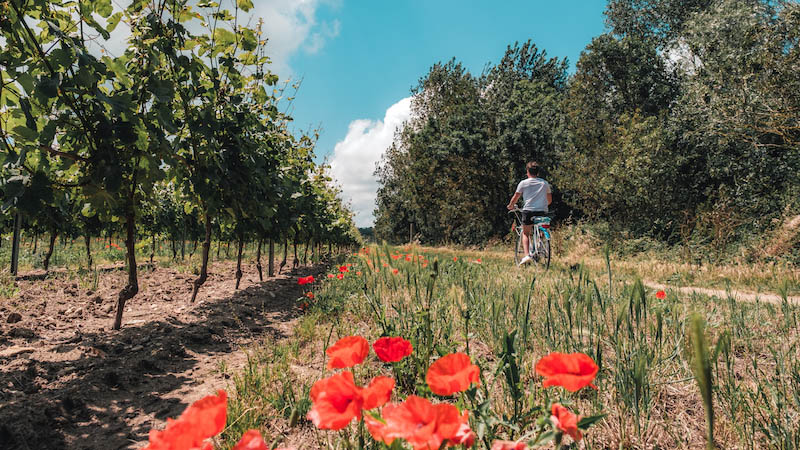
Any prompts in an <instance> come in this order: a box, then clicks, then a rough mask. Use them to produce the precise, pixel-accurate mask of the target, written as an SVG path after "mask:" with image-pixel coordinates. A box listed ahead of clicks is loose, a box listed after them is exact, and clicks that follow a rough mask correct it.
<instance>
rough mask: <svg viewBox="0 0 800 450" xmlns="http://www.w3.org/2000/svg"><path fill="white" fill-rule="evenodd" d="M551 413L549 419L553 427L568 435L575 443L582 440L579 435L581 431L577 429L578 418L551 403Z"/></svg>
mask: <svg viewBox="0 0 800 450" xmlns="http://www.w3.org/2000/svg"><path fill="white" fill-rule="evenodd" d="M551 412H552V414H553V415H552V416H551V417H550V420H551V421H552V422H553V426H555V427H556V428H557V429H558V430H560V431H561V432H563V433H566V434H568V435H569V436H570V437H571V438H572V440H574V441H576V442H577V441H580V440H581V439H583V434H581V431H580V430H579V429H578V416H576V415H575V414H573V413H571V412H570V411H569V409H567V408H565V407H563V406H561V405H559V404H558V403H553V408H552V411H551Z"/></svg>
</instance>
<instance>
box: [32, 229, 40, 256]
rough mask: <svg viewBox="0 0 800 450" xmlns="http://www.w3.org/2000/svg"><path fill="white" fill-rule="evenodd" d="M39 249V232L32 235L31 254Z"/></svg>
mask: <svg viewBox="0 0 800 450" xmlns="http://www.w3.org/2000/svg"><path fill="white" fill-rule="evenodd" d="M38 250H39V233H36V234H34V235H33V254H34V255H35V254H36V252H37V251H38Z"/></svg>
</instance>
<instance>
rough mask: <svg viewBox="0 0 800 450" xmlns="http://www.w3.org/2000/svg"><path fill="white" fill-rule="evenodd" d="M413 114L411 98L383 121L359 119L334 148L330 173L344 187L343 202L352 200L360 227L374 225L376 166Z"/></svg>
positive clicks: (399, 103)
mask: <svg viewBox="0 0 800 450" xmlns="http://www.w3.org/2000/svg"><path fill="white" fill-rule="evenodd" d="M410 115H411V97H406V98H404V99H402V100H400V101H399V102H397V103H395V104H394V105H392V106H391V107H389V109H387V110H386V116H385V117H384V118H383V121H381V120H369V119H359V120H354V121H352V122H350V126H349V127H348V130H347V135H346V136H345V138H344V140H342V141H339V142H338V143H337V144H336V146H335V147H334V149H333V158H332V159H331V174H332V175H333V177H334V178H335V179H336V181H337V182H338V183H339V184H340V185H341V186H342V195H343V197H344V199H345V200H346V201H347V200H349V201H350V206H351V208H352V210H353V212H354V213H355V222H356V225H357V226H359V227H367V226H372V224H373V223H374V222H375V217H374V216H373V215H372V212H373V210H374V209H375V197H376V193H377V190H378V180H377V179H376V178H375V175H374V174H373V172H374V171H375V164H376V163H377V162H378V161H380V159H381V156H382V155H383V153H384V152H385V151H386V149H387V148H389V146H390V145H391V144H392V140H393V138H394V133H395V131H396V130H397V129H398V128H399V127H400V126H401V125H402V124H403V122H405V121H406V120H408V118H409V116H410Z"/></svg>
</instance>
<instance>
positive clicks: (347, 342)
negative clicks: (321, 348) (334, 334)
mask: <svg viewBox="0 0 800 450" xmlns="http://www.w3.org/2000/svg"><path fill="white" fill-rule="evenodd" d="M325 353H327V354H328V357H330V361H328V369H344V368H347V367H353V366H355V365H356V364H361V362H362V361H364V358H366V357H367V354H368V353H369V342H367V340H366V339H364V338H363V337H361V336H348V337H344V338H341V339H339V340H338V341H337V342H336V343H335V344H333V345H332V346H330V347H328V349H327V350H325Z"/></svg>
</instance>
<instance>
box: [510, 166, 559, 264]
mask: <svg viewBox="0 0 800 450" xmlns="http://www.w3.org/2000/svg"><path fill="white" fill-rule="evenodd" d="M525 168H526V171H527V173H528V178H526V179H524V180H522V181H520V182H519V184H518V185H517V191H516V192H515V193H514V196H513V197H511V201H510V202H508V206H506V208H508V210H509V211H511V210H513V209H514V208H515V207H516V205H517V201H518V200H519V198H520V197H522V202H523V206H522V246H523V249H524V250H525V257H524V258H522V260H521V261H520V262H519V265H520V266H521V265H523V264H525V263H527V262H530V260H531V257H530V242H531V230H533V222H534V219H535V218H536V217H540V216H544V215H546V214H547V211H548V206H550V203H552V202H553V193H552V191H551V189H550V183H548V182H547V181H545V180H543V179H541V178H539V164H537V163H536V162H535V161H531V162H529V163H528V164H527V165H526V166H525Z"/></svg>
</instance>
